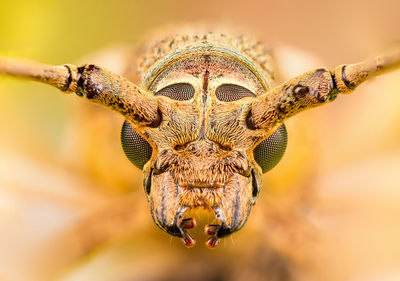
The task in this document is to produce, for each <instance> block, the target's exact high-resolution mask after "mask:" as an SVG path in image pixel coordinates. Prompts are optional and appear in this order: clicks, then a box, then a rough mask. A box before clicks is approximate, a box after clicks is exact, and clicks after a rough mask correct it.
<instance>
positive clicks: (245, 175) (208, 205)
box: [142, 48, 269, 245]
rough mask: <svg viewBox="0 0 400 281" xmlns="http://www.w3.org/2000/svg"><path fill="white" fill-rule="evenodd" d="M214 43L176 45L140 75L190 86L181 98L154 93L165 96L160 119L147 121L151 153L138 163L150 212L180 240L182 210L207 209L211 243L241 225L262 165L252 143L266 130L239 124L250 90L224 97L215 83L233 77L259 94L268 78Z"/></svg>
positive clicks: (154, 82) (154, 86)
mask: <svg viewBox="0 0 400 281" xmlns="http://www.w3.org/2000/svg"><path fill="white" fill-rule="evenodd" d="M200 49H201V48H200ZM208 49H210V48H208ZM215 49H216V48H213V50H212V51H210V53H207V52H204V49H201V52H200V51H199V49H196V48H195V49H193V48H189V49H187V50H184V51H183V52H182V51H181V55H182V56H183V57H182V58H181V59H177V58H176V56H172V59H171V57H170V58H169V59H165V60H163V63H164V64H163V65H161V64H160V63H159V64H155V66H153V67H152V68H150V69H149V72H150V73H153V74H154V73H157V76H156V77H152V78H151V79H150V78H148V79H147V80H146V81H148V83H149V85H148V89H149V90H150V91H151V92H153V93H157V92H158V91H160V90H161V89H163V88H165V87H167V86H170V85H173V84H179V83H189V84H191V85H192V86H193V87H194V89H195V94H194V96H193V98H192V99H190V100H187V101H173V100H171V99H170V98H168V97H163V96H157V99H160V100H162V99H169V102H160V107H159V110H160V113H161V115H162V121H161V123H160V125H159V126H158V127H157V128H148V127H147V128H144V129H143V132H142V133H143V135H144V137H145V138H146V139H147V140H148V141H149V143H150V144H151V145H152V147H153V155H152V158H151V159H150V160H149V162H148V163H147V164H146V165H145V167H144V175H145V187H146V190H147V191H148V198H149V201H150V206H151V212H152V216H153V219H154V220H155V222H156V224H157V225H158V226H159V227H161V228H162V229H163V230H165V231H167V232H168V233H170V234H172V235H175V236H179V237H183V238H184V241H191V242H192V241H193V239H192V238H191V237H190V236H189V234H188V233H187V231H186V229H185V228H184V227H181V225H182V221H183V218H184V213H185V211H186V210H188V209H191V208H197V207H203V208H205V209H210V210H214V212H215V215H216V218H217V219H218V220H219V222H220V225H219V226H218V227H217V228H216V229H217V230H215V231H214V232H215V233H211V234H212V237H211V238H210V240H211V241H213V242H212V243H215V242H216V238H219V237H223V236H226V235H228V234H230V233H232V232H234V231H236V230H238V229H240V228H241V227H242V226H243V225H244V223H245V222H246V220H247V217H248V215H249V213H250V209H251V205H253V204H254V203H255V199H256V197H257V195H258V192H259V189H260V184H261V174H262V171H261V169H260V168H259V166H258V165H257V164H256V162H255V160H254V158H253V155H252V151H253V149H254V147H255V146H256V145H257V144H258V143H259V142H260V141H262V140H263V139H264V138H265V137H266V136H265V132H263V131H254V130H251V129H249V128H247V125H246V116H247V115H248V112H249V108H250V105H251V102H252V100H253V98H252V97H245V98H242V99H239V100H236V101H230V102H224V101H220V100H218V99H217V97H216V95H215V90H216V89H217V88H218V87H219V86H220V85H224V84H234V85H238V86H241V87H244V88H246V89H248V90H250V91H251V92H252V93H254V95H255V96H258V95H261V94H263V93H265V90H266V89H268V87H269V85H268V84H267V81H266V80H260V79H259V78H258V77H257V74H258V73H259V71H258V70H255V69H254V68H249V65H250V62H251V60H250V59H246V60H244V61H243V56H241V57H240V56H239V57H236V58H232V57H231V56H232V54H234V53H233V52H232V51H229V52H227V51H226V52H225V53H223V52H219V53H216V52H215ZM228 53H229V55H228ZM187 54H190V55H187ZM251 64H254V62H251ZM148 77H151V75H149V76H148ZM171 101H172V102H171ZM184 221H187V220H184ZM212 243H209V244H210V245H211V244H212ZM187 244H190V242H189V243H187Z"/></svg>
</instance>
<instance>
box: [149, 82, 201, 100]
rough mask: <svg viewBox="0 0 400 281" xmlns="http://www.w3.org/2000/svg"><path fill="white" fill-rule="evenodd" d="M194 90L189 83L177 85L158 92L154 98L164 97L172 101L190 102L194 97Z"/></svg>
mask: <svg viewBox="0 0 400 281" xmlns="http://www.w3.org/2000/svg"><path fill="white" fill-rule="evenodd" d="M194 92H195V90H194V88H193V86H192V85H190V84H189V83H177V84H172V85H169V86H167V87H165V88H162V89H161V90H159V91H158V92H157V93H156V94H155V95H156V96H166V97H169V98H171V99H174V100H179V101H182V100H190V99H191V98H193V96H194Z"/></svg>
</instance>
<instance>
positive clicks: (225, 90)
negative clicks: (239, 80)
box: [215, 84, 256, 101]
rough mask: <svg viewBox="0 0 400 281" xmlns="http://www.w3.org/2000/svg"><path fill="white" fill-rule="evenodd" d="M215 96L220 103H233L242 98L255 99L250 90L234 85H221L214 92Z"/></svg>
mask: <svg viewBox="0 0 400 281" xmlns="http://www.w3.org/2000/svg"><path fill="white" fill-rule="evenodd" d="M215 95H216V96H217V99H219V100H220V101H235V100H239V99H241V98H244V97H255V96H256V95H255V94H253V93H252V92H251V91H250V90H248V89H246V88H245V87H242V86H239V85H234V84H223V85H221V86H218V88H217V89H216V90H215Z"/></svg>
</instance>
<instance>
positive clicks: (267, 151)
mask: <svg viewBox="0 0 400 281" xmlns="http://www.w3.org/2000/svg"><path fill="white" fill-rule="evenodd" d="M287 141H288V134H287V130H286V126H285V124H282V125H281V126H280V127H279V128H278V129H277V130H276V131H275V132H274V133H273V134H272V135H270V136H269V137H268V138H267V139H266V140H264V141H262V142H261V143H260V144H259V145H257V146H256V148H255V149H254V151H253V155H254V159H255V160H256V162H257V164H258V165H260V167H261V169H262V172H263V173H265V172H268V171H269V170H271V169H272V168H273V167H275V166H276V165H277V164H278V163H279V161H281V159H282V156H283V154H284V153H285V150H286V146H287Z"/></svg>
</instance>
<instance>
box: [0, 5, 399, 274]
mask: <svg viewBox="0 0 400 281" xmlns="http://www.w3.org/2000/svg"><path fill="white" fill-rule="evenodd" d="M399 11H400V3H399V2H398V1H395V0H381V1H361V0H357V1H349V0H346V1H345V0H337V1H333V2H332V1H314V0H310V1H294V0H293V1H288V0H283V1H245V2H242V1H240V2H239V1H238V2H234V1H209V0H202V1H197V2H196V1H178V0H176V1H152V0H147V1H122V0H114V1H112V2H110V1H98V0H97V1H93V0H88V1H75V0H71V1H59V0H58V1H54V0H38V1H19V0H13V1H11V0H0V55H2V56H11V57H25V58H29V59H34V60H38V61H42V62H46V63H51V64H64V63H75V62H78V61H82V60H85V59H82V58H84V57H96V55H93V53H95V52H98V51H100V50H102V49H105V48H110V47H111V48H112V46H118V45H120V44H126V43H132V44H134V43H135V42H138V41H139V40H141V38H143V36H145V35H146V34H147V33H148V32H149V31H151V30H152V29H153V28H158V27H163V26H165V25H169V24H171V23H172V24H173V23H180V22H184V23H189V24H190V23H193V22H199V21H200V22H205V23H211V24H213V23H216V24H217V23H218V24H219V23H223V24H227V25H230V26H232V27H233V28H235V27H240V28H244V29H245V30H246V29H248V30H249V31H250V33H254V32H255V33H258V34H259V36H260V37H261V39H262V40H263V41H265V42H267V43H268V44H270V45H272V46H273V47H276V55H277V61H278V63H279V64H280V65H281V72H282V77H283V78H288V77H290V76H291V75H296V74H298V73H300V72H302V71H305V70H309V69H310V68H313V67H316V66H320V65H324V66H327V67H330V68H333V67H335V66H336V65H339V64H343V63H351V62H356V61H358V60H361V59H364V58H365V57H368V56H370V55H373V54H377V53H379V52H380V51H382V49H384V48H385V47H386V46H389V45H391V44H392V43H393V42H395V41H399V39H400V31H399V26H400V17H399ZM399 108H400V71H395V72H392V73H390V74H387V75H384V76H381V77H378V78H376V79H374V80H373V81H371V82H367V83H365V84H364V85H362V86H360V87H359V88H358V89H357V91H356V92H355V93H354V94H353V95H350V96H340V97H338V99H337V100H336V101H335V102H334V103H332V104H329V105H327V106H323V107H321V108H317V109H313V110H311V111H307V112H304V113H302V114H300V115H298V116H296V117H294V118H292V119H290V120H288V122H287V127H288V132H289V143H288V149H287V152H286V154H285V156H284V158H283V160H282V161H281V163H280V164H279V165H278V166H277V167H276V168H274V169H273V170H272V171H271V172H269V173H267V174H265V175H264V179H263V180H264V186H263V190H262V192H261V195H260V198H259V199H258V201H257V204H256V205H255V206H254V207H253V210H252V214H251V215H250V218H249V221H248V223H247V224H246V225H245V227H244V228H243V229H242V230H241V231H239V232H238V233H236V234H234V235H232V236H231V237H228V238H226V239H224V240H222V241H221V242H220V245H219V246H218V247H217V248H216V249H215V250H209V249H207V248H206V247H205V246H204V244H203V243H204V241H205V236H204V235H201V234H200V233H196V238H199V241H198V245H197V246H196V247H194V248H192V249H186V248H185V247H184V246H183V245H182V243H181V241H180V240H179V239H177V238H171V237H169V236H168V235H167V234H165V233H163V232H162V231H160V230H159V229H158V228H157V227H156V226H155V225H154V223H153V221H152V219H151V216H150V211H149V206H148V204H147V201H146V198H145V196H144V192H143V189H142V175H141V172H140V171H139V170H138V169H136V168H135V167H134V166H133V165H131V164H130V163H129V161H128V160H127V159H126V158H125V156H124V155H123V151H122V149H121V146H120V143H119V131H120V127H121V125H122V122H123V119H122V117H119V116H116V114H114V113H113V112H111V111H110V112H109V111H108V110H105V109H104V110H103V109H102V108H100V107H99V108H97V107H95V106H92V105H89V104H87V103H86V102H84V101H83V100H80V99H79V98H77V97H75V96H68V95H62V94H60V93H59V92H57V91H56V90H54V89H53V88H50V87H48V86H44V85H39V84H36V83H34V82H28V81H21V80H17V79H11V78H5V77H0V280H4V281H8V280H68V281H72V280H74V281H75V280H105V281H106V280H107V281H108V280H117V281H119V280H121V281H127V280H187V279H191V280H269V281H271V280H284V281H289V280H290V281H291V280H327V281H330V280H352V281H356V280H357V281H358V280H363V281H378V280H379V281H382V280H385V281H394V280H400V238H399V237H400V224H399V217H400V173H399V172H400V122H399V121H400V110H399ZM201 223H202V222H200V224H201ZM204 223H206V222H204ZM201 227H202V226H201V225H200V226H198V228H201ZM202 236H204V237H203V238H202ZM202 239H203V240H202Z"/></svg>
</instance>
